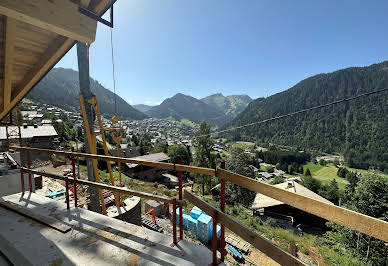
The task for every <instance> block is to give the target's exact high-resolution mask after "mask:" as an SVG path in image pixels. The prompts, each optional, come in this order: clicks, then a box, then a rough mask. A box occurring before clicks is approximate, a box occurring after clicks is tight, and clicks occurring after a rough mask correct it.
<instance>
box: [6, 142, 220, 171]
mask: <svg viewBox="0 0 388 266" xmlns="http://www.w3.org/2000/svg"><path fill="white" fill-rule="evenodd" d="M11 148H12V149H15V150H23V151H27V150H28V151H31V152H46V153H50V154H56V155H62V156H72V155H74V156H75V157H80V158H88V159H97V160H101V161H113V162H121V163H133V164H139V165H144V166H149V167H154V168H159V169H167V170H174V169H175V170H176V171H185V172H191V173H197V174H206V175H211V176H214V175H215V170H214V169H210V168H203V167H196V166H190V165H181V164H175V168H174V164H173V163H161V162H151V161H144V160H134V159H131V158H122V157H115V156H105V155H97V154H88V153H79V152H74V153H72V152H67V151H57V150H48V149H40V148H31V147H18V146H12V147H11Z"/></svg>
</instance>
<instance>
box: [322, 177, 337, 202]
mask: <svg viewBox="0 0 388 266" xmlns="http://www.w3.org/2000/svg"><path fill="white" fill-rule="evenodd" d="M322 194H323V195H322V196H323V197H324V198H326V199H327V200H329V201H331V202H333V203H334V204H335V205H338V202H339V189H338V183H337V181H336V180H335V178H333V180H331V182H330V184H329V185H328V186H326V187H325V190H324V191H323V193H322Z"/></svg>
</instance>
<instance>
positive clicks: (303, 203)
mask: <svg viewBox="0 0 388 266" xmlns="http://www.w3.org/2000/svg"><path fill="white" fill-rule="evenodd" d="M10 148H11V149H14V150H19V151H31V152H45V153H51V154H56V155H63V156H72V157H83V158H89V159H97V160H103V161H114V162H121V163H136V164H139V165H144V166H149V167H155V168H160V169H167V170H174V171H185V172H190V173H197V174H205V175H210V176H216V177H218V178H220V179H222V180H226V181H229V182H232V183H234V184H236V185H239V186H241V187H244V188H247V189H249V190H252V191H255V192H258V193H261V194H264V195H266V196H269V197H271V198H274V199H276V200H279V201H281V202H284V203H286V204H288V205H291V206H293V207H295V208H298V209H301V210H304V211H306V212H309V213H312V214H314V215H317V216H319V217H322V218H324V219H327V220H329V221H334V222H337V223H339V224H341V225H344V226H347V227H349V228H352V229H354V230H357V231H359V232H362V233H365V234H368V235H370V236H373V237H376V238H378V239H381V240H383V241H386V242H388V222H386V221H383V220H379V219H376V218H374V217H370V216H367V215H364V214H361V213H357V212H354V211H351V210H348V209H345V208H342V207H338V206H335V205H331V204H327V203H325V202H322V201H319V200H315V199H312V198H309V197H306V196H302V195H298V194H295V193H292V192H289V191H287V190H284V189H281V188H277V187H274V186H272V185H268V184H266V183H263V182H259V181H257V180H254V179H251V178H248V177H245V176H242V175H238V174H235V173H233V172H230V171H227V170H224V169H209V168H202V167H195V166H188V165H181V164H172V163H161V162H150V161H143V160H134V159H130V158H120V157H114V156H104V155H94V154H85V153H77V152H67V151H54V150H47V149H38V148H29V147H10ZM23 171H26V172H29V173H37V171H34V170H29V169H26V168H23ZM45 175H46V176H48V177H53V178H57V179H62V180H64V178H65V177H61V176H57V175H53V174H48V173H45ZM69 180H71V182H78V183H80V184H84V185H91V186H96V187H100V188H104V189H109V190H113V191H116V192H120V193H127V194H131V195H138V196H140V197H142V196H143V197H147V198H156V197H157V198H158V199H156V200H159V201H162V202H168V203H171V202H174V201H175V202H176V203H177V204H178V203H179V204H180V205H184V202H182V201H179V200H175V199H171V198H167V197H163V196H156V195H151V194H148V193H143V192H138V191H133V190H129V189H126V188H118V187H115V186H109V185H105V184H100V183H95V182H91V181H86V180H79V179H76V180H73V179H70V178H69ZM184 199H186V200H188V201H190V202H191V203H193V204H195V205H197V206H198V207H200V208H201V209H202V210H204V211H205V212H206V213H208V214H209V215H214V214H215V213H216V214H217V216H216V217H215V218H218V220H219V222H220V223H221V224H222V225H225V226H226V227H228V228H229V229H230V230H232V231H234V232H235V233H236V234H237V235H239V236H240V237H241V238H243V239H244V240H246V241H248V242H250V243H251V244H252V245H253V246H254V247H256V248H258V249H259V250H261V251H262V252H263V253H265V254H266V255H267V256H269V257H271V258H273V259H274V260H275V261H277V262H279V263H280V264H283V265H303V264H304V263H303V262H302V261H301V260H299V259H298V258H296V257H294V256H292V255H291V254H290V253H288V252H285V251H283V250H281V249H280V248H278V247H276V246H275V245H274V244H272V243H271V242H270V241H269V240H267V239H265V238H264V237H262V236H260V235H258V234H257V233H255V232H253V231H252V230H250V229H249V228H247V227H246V226H244V225H242V224H240V223H238V222H237V221H236V220H234V219H232V218H231V217H229V216H228V215H226V214H225V213H224V212H222V211H220V210H218V209H215V208H214V207H213V206H211V205H210V204H208V203H206V202H204V201H203V200H201V199H200V198H198V197H196V196H195V195H194V194H192V193H191V192H189V191H186V190H185V191H184ZM174 213H175V211H174ZM213 263H214V262H213Z"/></svg>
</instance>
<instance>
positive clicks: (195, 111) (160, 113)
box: [134, 93, 252, 126]
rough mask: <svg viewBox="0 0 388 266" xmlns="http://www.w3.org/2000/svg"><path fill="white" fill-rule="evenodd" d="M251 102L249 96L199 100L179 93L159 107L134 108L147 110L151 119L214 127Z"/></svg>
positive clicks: (217, 95)
mask: <svg viewBox="0 0 388 266" xmlns="http://www.w3.org/2000/svg"><path fill="white" fill-rule="evenodd" d="M251 101H252V99H251V98H250V97H249V96H248V95H230V96H224V95H222V94H221V93H218V94H213V95H210V96H207V97H205V98H203V99H200V100H198V99H196V98H194V97H192V96H189V95H184V94H182V93H177V94H176V95H174V96H173V97H171V98H168V99H166V100H164V101H163V102H162V103H161V104H160V105H157V106H152V107H151V106H145V105H141V106H134V107H135V108H138V110H145V113H146V114H147V115H149V116H150V117H155V118H173V119H176V120H181V119H188V120H191V121H193V122H196V123H199V122H201V121H202V120H205V121H207V122H209V123H211V124H212V125H214V126H222V125H224V124H225V123H227V122H229V121H231V120H232V119H233V118H234V117H235V116H236V115H237V114H238V113H240V112H241V111H242V110H244V108H245V107H246V106H247V105H248V103H249V102H251ZM147 109H148V110H147Z"/></svg>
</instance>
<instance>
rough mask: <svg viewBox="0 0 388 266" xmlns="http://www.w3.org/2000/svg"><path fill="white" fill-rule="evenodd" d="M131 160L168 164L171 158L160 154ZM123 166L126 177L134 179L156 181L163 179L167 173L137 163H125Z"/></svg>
mask: <svg viewBox="0 0 388 266" xmlns="http://www.w3.org/2000/svg"><path fill="white" fill-rule="evenodd" d="M131 159H134V160H143V161H151V162H168V160H169V159H170V157H168V155H167V154H165V153H163V152H160V153H153V154H148V155H143V156H138V157H132V158H131ZM122 165H123V166H122V171H123V173H124V174H125V175H127V176H129V177H132V178H138V179H143V180H147V181H155V180H157V179H161V178H163V177H162V175H163V174H164V173H165V172H166V171H165V170H163V169H157V168H153V167H148V166H143V165H139V164H136V163H125V164H122Z"/></svg>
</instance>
